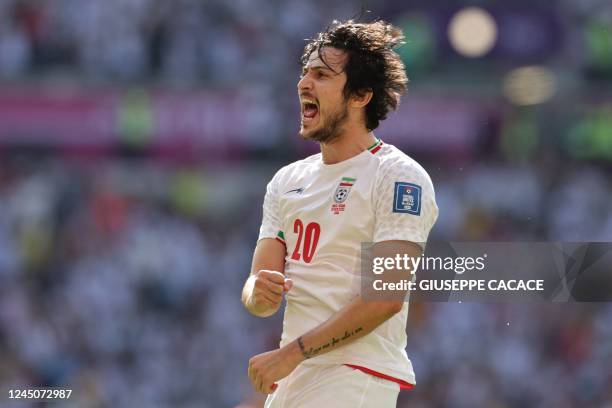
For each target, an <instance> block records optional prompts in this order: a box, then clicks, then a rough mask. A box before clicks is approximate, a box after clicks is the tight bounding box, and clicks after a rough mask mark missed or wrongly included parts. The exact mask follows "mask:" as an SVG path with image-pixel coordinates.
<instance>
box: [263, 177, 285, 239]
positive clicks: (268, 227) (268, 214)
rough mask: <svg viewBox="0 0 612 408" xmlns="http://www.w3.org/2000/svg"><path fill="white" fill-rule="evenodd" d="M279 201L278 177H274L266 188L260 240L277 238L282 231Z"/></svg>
mask: <svg viewBox="0 0 612 408" xmlns="http://www.w3.org/2000/svg"><path fill="white" fill-rule="evenodd" d="M278 199H279V196H278V177H277V176H274V177H273V178H272V180H271V181H270V182H269V183H268V186H267V187H266V195H265V197H264V203H263V217H262V221H261V227H260V228H259V238H258V240H259V239H263V238H277V237H278V234H279V231H281V226H280V215H279V204H278ZM281 234H282V233H281Z"/></svg>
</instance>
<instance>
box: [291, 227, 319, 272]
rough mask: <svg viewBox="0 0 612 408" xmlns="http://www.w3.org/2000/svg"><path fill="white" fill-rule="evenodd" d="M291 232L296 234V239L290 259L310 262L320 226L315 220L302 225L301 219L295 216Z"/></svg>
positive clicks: (315, 248)
mask: <svg viewBox="0 0 612 408" xmlns="http://www.w3.org/2000/svg"><path fill="white" fill-rule="evenodd" d="M293 232H294V233H296V234H297V241H296V242H295V249H294V250H293V254H292V255H291V259H294V260H296V261H299V260H300V259H303V260H304V262H306V263H310V262H312V258H313V257H314V254H315V251H316V250H317V244H318V243H319V236H320V235H321V226H320V225H319V224H318V223H316V222H310V223H308V224H306V226H304V223H303V222H302V220H300V219H299V218H297V219H296V220H295V222H294V223H293ZM302 244H303V245H302Z"/></svg>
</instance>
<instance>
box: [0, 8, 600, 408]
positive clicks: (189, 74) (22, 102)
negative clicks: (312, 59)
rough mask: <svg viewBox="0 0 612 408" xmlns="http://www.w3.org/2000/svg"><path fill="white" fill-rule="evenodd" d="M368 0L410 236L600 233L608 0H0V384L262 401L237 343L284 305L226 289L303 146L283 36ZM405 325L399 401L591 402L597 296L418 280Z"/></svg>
mask: <svg viewBox="0 0 612 408" xmlns="http://www.w3.org/2000/svg"><path fill="white" fill-rule="evenodd" d="M475 3H476V4H477V5H478V6H480V7H482V8H483V9H484V10H486V11H487V12H488V13H489V14H488V15H489V16H490V17H491V18H492V21H494V23H495V25H494V31H491V32H489V34H487V35H493V37H492V42H491V46H490V48H489V49H486V50H484V51H483V53H482V54H481V55H479V56H478V57H469V56H466V55H462V53H461V52H460V51H459V49H458V48H456V44H457V42H456V41H455V39H453V38H452V37H451V38H449V35H448V32H449V25H451V24H452V23H453V21H455V22H456V21H457V20H454V19H455V18H456V17H457V14H456V13H457V12H458V11H460V10H461V9H462V8H463V7H467V6H472V5H474V4H475ZM364 6H365V7H366V8H368V9H370V10H373V12H372V13H370V14H367V15H366V19H369V18H373V17H382V18H385V19H387V20H389V21H391V22H393V23H395V24H398V25H400V26H402V27H403V28H404V30H405V33H406V35H407V37H408V43H407V44H406V45H405V46H404V47H403V48H402V49H401V50H400V53H401V55H402V57H403V58H404V60H405V62H406V65H407V68H408V74H409V77H410V78H411V84H410V91H409V93H408V95H406V96H405V97H404V99H403V102H402V105H401V107H400V110H399V112H397V113H395V114H392V115H390V118H389V120H388V121H386V122H384V123H383V125H382V126H381V128H380V129H379V130H377V131H376V132H375V133H376V134H377V135H378V136H381V137H382V138H383V139H384V140H385V141H387V142H389V143H393V144H395V145H397V146H398V147H400V148H402V149H403V150H404V151H405V152H406V153H408V154H409V155H411V156H412V157H414V158H415V159H417V160H418V161H420V162H421V163H422V164H423V165H424V167H425V168H426V169H427V170H428V171H429V173H430V175H431V176H432V179H433V181H434V185H435V187H436V194H437V199H438V204H439V207H440V218H439V220H438V223H437V224H436V226H435V228H434V230H433V232H432V235H431V238H430V239H434V240H454V241H460V240H474V241H514V240H524V241H605V242H611V241H612V205H611V204H610V203H612V171H611V170H612V29H611V28H610V27H612V5H611V4H610V2H609V1H604V0H601V1H599V0H588V1H586V0H585V1H572V0H563V1H554V2H550V1H546V2H544V1H518V2H512V3H507V4H506V5H502V4H500V3H499V2H493V1H479V2H452V1H444V2H437V3H436V6H433V5H431V4H430V2H425V1H387V2H375V1H370V2H366V3H365V4H361V3H360V4H357V3H352V2H348V1H345V2H329V1H322V0H317V1H313V2H304V1H299V0H288V1H280V0H276V1H270V2H265V3H263V2H257V1H248V0H242V1H236V2H226V1H221V0H211V1H207V2H201V1H197V0H181V1H172V2H169V1H163V0H106V1H83V0H49V1H37V0H3V1H0V211H1V212H0V390H2V392H3V393H5V391H4V390H6V389H7V388H28V387H34V386H63V385H69V386H70V388H72V389H73V390H74V393H73V398H72V399H71V400H70V401H68V402H58V403H57V406H58V407H64V406H67V407H68V406H79V407H107V406H115V407H138V406H143V407H144V406H146V407H170V406H172V407H196V406H197V407H215V408H216V407H234V406H238V405H240V406H241V407H251V406H253V407H256V406H260V404H261V401H262V396H259V395H255V394H254V393H253V392H252V391H251V388H250V385H249V383H248V378H247V376H246V367H247V362H248V358H249V357H251V356H252V355H254V354H256V353H258V352H262V351H264V350H268V349H271V348H273V347H275V346H276V344H277V342H278V340H279V337H280V330H281V326H280V324H281V321H282V319H281V316H280V315H279V316H275V317H273V318H271V319H265V320H262V319H257V318H254V317H251V316H249V315H248V314H247V313H246V311H244V310H243V308H242V306H241V304H240V295H239V294H240V289H241V286H242V284H243V282H244V279H245V277H246V276H247V274H248V272H249V265H250V257H251V253H252V250H253V248H254V245H255V239H256V237H257V231H258V227H259V222H260V217H261V203H262V200H263V194H264V191H265V185H266V183H267V181H268V180H269V179H270V178H271V177H272V175H273V174H274V172H275V171H276V169H278V167H280V166H281V165H284V164H286V163H289V162H291V161H293V160H296V159H298V158H301V157H304V156H305V155H307V154H310V153H312V152H316V151H317V146H316V145H313V144H310V143H307V142H303V141H300V140H298V137H297V136H296V133H297V125H298V105H297V98H296V92H295V90H296V88H295V87H296V81H297V78H298V74H299V65H298V58H299V55H300V53H301V50H302V47H303V45H304V40H303V39H305V38H308V37H311V36H313V35H314V34H315V33H316V32H317V31H319V30H320V29H321V28H323V27H325V26H326V25H327V24H329V22H330V21H329V19H330V18H341V19H344V18H349V17H351V16H354V15H356V14H358V13H359V10H360V9H361V8H362V7H364ZM472 22H473V21H472ZM483 27H486V24H485V25H484V26H483ZM485 34H486V33H484V32H479V33H477V36H478V35H485ZM469 40H470V39H469V38H468V39H467V41H468V45H469ZM457 41H459V40H457ZM408 333H409V345H408V353H409V355H410V357H411V358H412V359H413V362H414V365H415V370H416V373H417V381H418V386H417V388H416V389H415V390H414V391H411V392H409V393H405V394H404V393H403V394H402V395H401V396H400V402H399V404H398V406H399V407H404V406H405V407H408V406H410V407H419V408H428V407H449V408H451V407H452V408H462V407H466V408H467V407H470V408H472V407H499V408H501V407H556V408H565V407H568V408H569V407H612V368H611V367H612V365H611V364H610V361H612V305H610V304H603V303H602V304H587V303H582V304H537V305H536V304H494V305H490V304H478V303H472V304H434V303H428V304H414V305H412V308H411V315H410V319H409V327H408ZM5 396H6V393H5V394H3V395H1V396H0V398H1V400H0V401H1V403H0V405H1V406H11V405H10V404H8V399H5ZM5 403H7V404H8V405H6V404H5ZM15 406H19V407H24V406H27V405H26V403H22V402H19V403H17V404H16V405H15Z"/></svg>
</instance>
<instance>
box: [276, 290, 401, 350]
mask: <svg viewBox="0 0 612 408" xmlns="http://www.w3.org/2000/svg"><path fill="white" fill-rule="evenodd" d="M401 308H402V303H401V302H364V301H363V300H362V299H361V297H357V298H355V299H354V300H353V301H351V302H350V303H349V304H348V305H346V306H345V307H343V308H342V309H341V310H339V311H338V312H337V313H336V314H334V315H333V316H332V317H331V318H329V319H328V320H327V321H325V322H324V323H321V324H320V325H319V326H317V327H315V328H314V329H312V330H310V331H309V332H307V333H306V334H304V335H302V336H300V337H299V338H298V339H296V340H295V341H293V342H291V343H290V344H288V345H287V346H285V347H286V348H287V352H288V353H289V354H290V355H291V356H292V357H293V358H296V359H299V361H303V360H305V359H308V358H312V357H316V356H318V355H320V354H324V353H327V352H330V351H332V350H335V349H337V348H338V347H342V346H345V345H347V344H350V343H352V342H353V341H355V340H357V339H359V338H361V337H363V336H365V335H367V334H369V333H370V332H372V331H373V330H374V329H376V328H377V327H378V326H380V325H381V324H382V323H384V322H385V321H387V320H388V319H389V318H391V317H392V316H393V315H394V314H396V313H397V312H399V311H400V310H401Z"/></svg>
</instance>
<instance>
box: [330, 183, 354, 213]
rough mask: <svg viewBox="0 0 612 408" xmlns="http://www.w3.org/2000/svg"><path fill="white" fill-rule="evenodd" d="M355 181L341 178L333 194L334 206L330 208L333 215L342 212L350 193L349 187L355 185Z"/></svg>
mask: <svg viewBox="0 0 612 408" xmlns="http://www.w3.org/2000/svg"><path fill="white" fill-rule="evenodd" d="M355 181H357V179H354V178H350V177H342V180H340V183H339V184H338V187H337V188H336V191H335V192H334V204H332V206H331V212H332V213H333V214H336V215H337V214H340V213H341V212H342V211H344V209H345V207H346V204H344V202H345V201H346V199H347V198H348V195H349V193H350V192H351V187H353V184H355Z"/></svg>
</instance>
